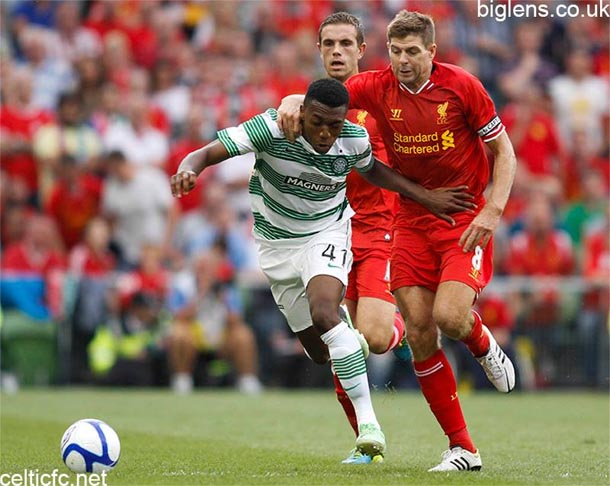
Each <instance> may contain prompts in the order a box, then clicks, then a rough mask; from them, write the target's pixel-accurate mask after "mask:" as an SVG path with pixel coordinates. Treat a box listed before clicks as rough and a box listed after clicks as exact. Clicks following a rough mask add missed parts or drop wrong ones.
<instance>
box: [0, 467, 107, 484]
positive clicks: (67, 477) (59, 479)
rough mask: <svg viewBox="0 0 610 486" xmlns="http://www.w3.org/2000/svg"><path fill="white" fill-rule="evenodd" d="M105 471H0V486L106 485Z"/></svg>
mask: <svg viewBox="0 0 610 486" xmlns="http://www.w3.org/2000/svg"><path fill="white" fill-rule="evenodd" d="M106 475H107V471H102V472H101V473H100V474H76V475H73V474H68V473H60V472H59V470H57V469H53V471H52V472H50V473H49V472H40V471H39V470H38V469H24V470H23V471H19V472H14V473H1V474H0V486H107V484H106Z"/></svg>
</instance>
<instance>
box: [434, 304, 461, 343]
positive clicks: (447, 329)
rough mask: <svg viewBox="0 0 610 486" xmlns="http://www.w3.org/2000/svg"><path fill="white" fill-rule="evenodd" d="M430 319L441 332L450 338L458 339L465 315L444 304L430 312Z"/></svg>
mask: <svg viewBox="0 0 610 486" xmlns="http://www.w3.org/2000/svg"><path fill="white" fill-rule="evenodd" d="M432 320H433V322H434V324H435V326H437V327H438V328H439V329H440V330H441V331H442V333H443V334H445V335H446V336H447V337H450V338H451V339H460V338H461V336H462V329H463V328H464V324H465V322H466V317H465V316H464V315H463V313H462V312H461V311H459V310H457V309H456V308H455V307H451V306H446V307H441V308H435V309H434V312H433V313H432Z"/></svg>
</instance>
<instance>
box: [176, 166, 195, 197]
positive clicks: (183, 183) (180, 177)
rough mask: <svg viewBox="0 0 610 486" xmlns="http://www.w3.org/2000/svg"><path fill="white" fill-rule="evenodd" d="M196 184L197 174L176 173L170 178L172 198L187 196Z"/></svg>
mask: <svg viewBox="0 0 610 486" xmlns="http://www.w3.org/2000/svg"><path fill="white" fill-rule="evenodd" d="M196 182H197V174H196V173H195V172H193V171H192V170H183V171H180V172H177V173H176V174H174V175H173V176H172V177H171V178H170V183H171V186H172V195H173V196H174V197H181V196H182V195H183V194H188V193H189V192H191V191H192V190H193V188H194V187H195V183H196Z"/></svg>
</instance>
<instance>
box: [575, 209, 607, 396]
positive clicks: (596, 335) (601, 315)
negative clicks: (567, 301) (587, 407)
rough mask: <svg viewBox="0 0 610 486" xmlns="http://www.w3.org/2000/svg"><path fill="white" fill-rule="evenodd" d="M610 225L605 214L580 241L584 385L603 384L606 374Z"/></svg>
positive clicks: (579, 333)
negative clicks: (585, 288) (585, 286)
mask: <svg viewBox="0 0 610 486" xmlns="http://www.w3.org/2000/svg"><path fill="white" fill-rule="evenodd" d="M609 240H610V224H609V218H608V206H607V205H606V215H605V217H604V218H603V219H601V220H599V224H598V225H597V227H595V228H591V230H590V232H588V233H587V234H586V235H585V237H584V242H583V250H584V251H583V260H584V263H583V272H582V273H583V276H584V277H585V280H586V282H587V284H588V285H589V287H590V288H589V290H588V291H587V292H585V294H584V296H583V302H582V308H581V309H580V311H579V313H578V318H577V325H578V335H579V337H580V339H579V342H580V343H581V346H580V348H581V355H580V358H581V359H582V362H583V364H584V367H583V368H584V369H583V371H584V376H585V380H586V384H587V385H590V386H600V385H601V386H603V385H604V381H605V380H606V377H607V373H608V359H607V356H608V355H607V350H608V325H607V317H608V310H609V307H610V303H609V300H610V298H609V296H610V292H609V290H610V244H609Z"/></svg>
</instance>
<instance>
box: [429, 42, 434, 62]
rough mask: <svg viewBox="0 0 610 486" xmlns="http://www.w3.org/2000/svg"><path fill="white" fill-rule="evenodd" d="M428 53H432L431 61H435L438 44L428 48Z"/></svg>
mask: <svg viewBox="0 0 610 486" xmlns="http://www.w3.org/2000/svg"><path fill="white" fill-rule="evenodd" d="M428 52H429V53H430V59H434V56H436V44H432V45H431V46H430V47H429V48H428Z"/></svg>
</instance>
